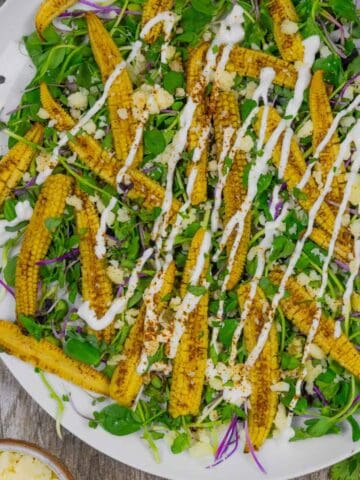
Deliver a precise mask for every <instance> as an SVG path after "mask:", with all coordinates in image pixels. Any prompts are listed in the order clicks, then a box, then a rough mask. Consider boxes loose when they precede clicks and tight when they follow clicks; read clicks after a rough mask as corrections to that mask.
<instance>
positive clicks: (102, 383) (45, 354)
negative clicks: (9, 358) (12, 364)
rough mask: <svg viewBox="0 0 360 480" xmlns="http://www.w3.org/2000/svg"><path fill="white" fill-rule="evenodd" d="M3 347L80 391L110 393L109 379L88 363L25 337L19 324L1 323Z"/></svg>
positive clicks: (42, 342) (0, 334)
mask: <svg viewBox="0 0 360 480" xmlns="http://www.w3.org/2000/svg"><path fill="white" fill-rule="evenodd" d="M0 348H1V349H2V350H4V351H5V352H7V353H8V354H10V355H14V356H15V357H17V358H20V360H23V361H24V362H28V363H31V365H34V367H37V368H40V369H41V370H44V371H45V372H49V373H53V374H55V375H59V377H61V378H63V379H64V380H67V381H69V382H71V383H74V384H75V385H78V386H79V387H80V388H84V389H85V390H91V391H92V392H96V393H98V394H99V395H108V394H109V380H108V378H107V377H106V376H105V375H104V374H102V373H100V372H98V371H97V370H95V369H93V368H91V367H90V366H89V365H86V364H85V363H81V362H78V361H77V360H73V359H72V358H69V357H68V356H67V355H66V354H65V353H64V351H63V350H62V349H61V348H59V347H57V346H56V345H54V344H53V343H50V342H47V341H46V340H40V341H37V340H36V339H35V338H34V337H31V336H28V335H24V334H23V333H22V332H21V329H20V328H19V326H18V325H15V324H14V323H12V322H7V321H4V320H0Z"/></svg>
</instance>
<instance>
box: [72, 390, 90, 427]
mask: <svg viewBox="0 0 360 480" xmlns="http://www.w3.org/2000/svg"><path fill="white" fill-rule="evenodd" d="M68 397H69V403H70V405H71V406H72V408H73V409H74V411H75V413H77V414H78V415H79V416H80V417H81V418H84V419H85V420H91V417H88V416H87V415H85V414H83V413H81V412H80V410H79V409H78V407H77V406H76V405H75V402H74V400H73V398H72V396H71V393H70V392H69V393H68Z"/></svg>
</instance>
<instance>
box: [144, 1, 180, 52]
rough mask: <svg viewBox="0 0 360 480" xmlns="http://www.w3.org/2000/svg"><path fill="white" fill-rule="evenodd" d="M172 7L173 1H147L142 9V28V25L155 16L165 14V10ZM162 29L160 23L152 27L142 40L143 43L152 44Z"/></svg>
mask: <svg viewBox="0 0 360 480" xmlns="http://www.w3.org/2000/svg"><path fill="white" fill-rule="evenodd" d="M172 7H173V0H147V1H146V2H145V5H144V7H143V16H142V20H141V25H142V27H144V25H145V24H146V23H147V22H148V21H149V20H151V19H152V18H154V17H155V16H156V15H158V14H159V13H161V12H165V11H166V10H171V9H172ZM162 28H163V25H162V23H158V24H156V25H155V26H154V27H152V29H151V30H150V32H149V33H148V34H147V35H146V36H145V38H144V40H145V42H147V43H154V42H155V40H157V39H158V37H159V36H160V34H161V30H162Z"/></svg>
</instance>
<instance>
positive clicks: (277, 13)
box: [267, 0, 304, 62]
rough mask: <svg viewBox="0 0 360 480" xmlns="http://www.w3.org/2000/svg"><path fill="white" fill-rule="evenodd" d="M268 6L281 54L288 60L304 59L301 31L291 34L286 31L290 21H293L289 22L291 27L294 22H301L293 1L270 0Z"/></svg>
mask: <svg viewBox="0 0 360 480" xmlns="http://www.w3.org/2000/svg"><path fill="white" fill-rule="evenodd" d="M267 7H268V10H269V12H270V15H271V16H272V19H273V21H274V38H275V42H276V45H277V47H278V49H279V51H280V54H281V56H282V57H283V59H284V60H287V61H288V62H296V61H302V60H303V56H304V47H303V44H302V42H301V35H300V33H299V32H298V31H296V32H295V33H290V34H289V33H286V26H287V25H286V24H287V23H288V22H291V23H290V24H289V25H290V26H291V27H292V26H293V25H292V24H293V23H295V24H297V23H298V22H299V18H298V16H297V13H296V10H295V8H294V5H293V4H292V1H291V0H270V1H269V2H268V4H267ZM284 30H285V31H284Z"/></svg>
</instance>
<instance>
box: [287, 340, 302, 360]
mask: <svg viewBox="0 0 360 480" xmlns="http://www.w3.org/2000/svg"><path fill="white" fill-rule="evenodd" d="M303 347H304V340H303V339H302V338H301V337H295V338H293V339H292V340H291V342H290V343H289V346H288V352H289V353H290V355H293V356H294V357H300V356H301V354H302V351H303Z"/></svg>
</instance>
